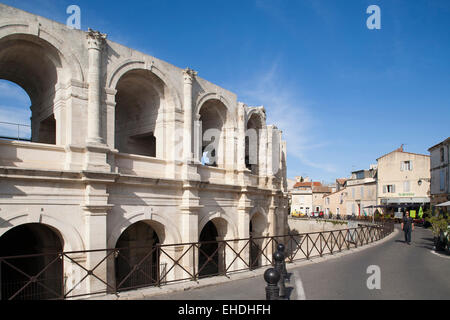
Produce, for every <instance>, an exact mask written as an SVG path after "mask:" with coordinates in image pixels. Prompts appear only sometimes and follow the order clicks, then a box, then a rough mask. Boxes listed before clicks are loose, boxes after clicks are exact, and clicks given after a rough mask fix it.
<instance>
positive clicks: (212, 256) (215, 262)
mask: <svg viewBox="0 0 450 320" xmlns="http://www.w3.org/2000/svg"><path fill="white" fill-rule="evenodd" d="M226 233H227V222H226V220H224V219H221V218H214V219H212V220H211V221H209V222H208V223H207V224H206V225H205V226H204V227H203V229H202V232H201V233H200V238H199V242H201V244H200V245H199V250H198V272H199V277H208V276H215V275H218V274H221V273H222V272H223V271H224V263H225V260H224V250H225V245H224V243H222V242H218V240H223V238H224V235H226Z"/></svg>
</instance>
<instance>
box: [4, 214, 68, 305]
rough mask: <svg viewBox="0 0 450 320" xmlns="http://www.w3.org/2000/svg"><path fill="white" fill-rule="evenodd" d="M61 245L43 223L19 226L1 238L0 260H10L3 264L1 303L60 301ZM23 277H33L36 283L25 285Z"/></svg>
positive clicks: (57, 232)
mask: <svg viewBox="0 0 450 320" xmlns="http://www.w3.org/2000/svg"><path fill="white" fill-rule="evenodd" d="M63 242H64V240H63V238H62V237H61V233H60V232H59V231H58V230H57V229H55V228H53V227H51V226H48V225H46V224H43V223H33V222H32V223H26V224H22V225H19V226H15V227H14V228H12V229H11V230H9V231H8V232H6V233H4V234H3V235H2V237H0V256H1V257H10V258H7V259H6V260H5V262H6V263H3V264H2V270H1V271H2V274H1V275H2V276H1V278H0V281H1V297H0V299H4V300H9V299H11V300H12V299H18V300H38V299H55V298H59V297H60V295H61V293H62V291H63V286H64V284H63V261H62V259H60V256H59V253H60V252H61V251H62V250H63V245H64V243H63ZM12 256H22V257H21V258H11V257H12ZM13 266H14V267H13ZM26 274H28V275H30V276H34V277H36V278H35V279H36V281H37V283H35V282H32V283H27V282H28V280H29V279H28V276H26ZM26 283H27V285H26V286H24V284H26Z"/></svg>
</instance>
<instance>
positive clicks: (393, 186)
mask: <svg viewBox="0 0 450 320" xmlns="http://www.w3.org/2000/svg"><path fill="white" fill-rule="evenodd" d="M392 193H395V184H393V185H392Z"/></svg>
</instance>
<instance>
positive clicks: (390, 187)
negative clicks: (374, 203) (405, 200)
mask: <svg viewBox="0 0 450 320" xmlns="http://www.w3.org/2000/svg"><path fill="white" fill-rule="evenodd" d="M383 193H395V185H394V184H389V185H386V186H383Z"/></svg>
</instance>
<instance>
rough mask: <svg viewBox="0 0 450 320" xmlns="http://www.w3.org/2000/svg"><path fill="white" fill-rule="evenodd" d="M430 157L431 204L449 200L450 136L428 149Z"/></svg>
mask: <svg viewBox="0 0 450 320" xmlns="http://www.w3.org/2000/svg"><path fill="white" fill-rule="evenodd" d="M428 151H429V152H430V157H431V168H430V170H431V171H430V177H431V205H432V206H435V205H438V204H440V203H444V202H447V201H449V200H450V176H449V175H450V138H447V139H446V140H444V141H442V142H440V143H438V144H436V145H435V146H433V147H431V148H430V149H428Z"/></svg>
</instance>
